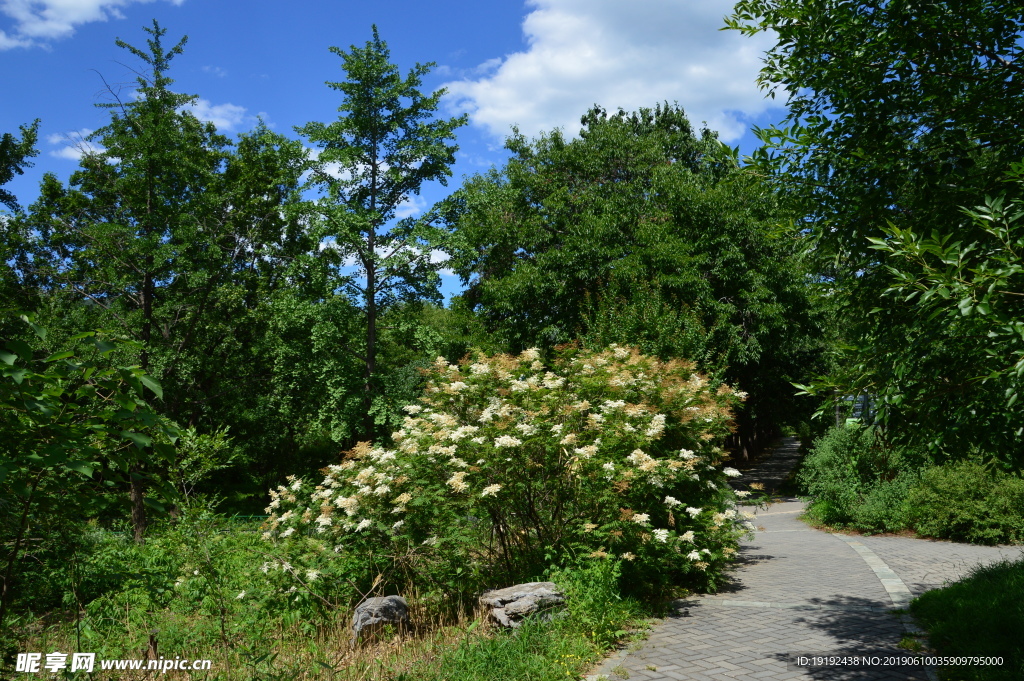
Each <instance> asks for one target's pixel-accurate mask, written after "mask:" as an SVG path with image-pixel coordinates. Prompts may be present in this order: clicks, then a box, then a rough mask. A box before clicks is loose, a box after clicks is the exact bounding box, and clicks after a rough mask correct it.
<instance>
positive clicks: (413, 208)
mask: <svg viewBox="0 0 1024 681" xmlns="http://www.w3.org/2000/svg"><path fill="white" fill-rule="evenodd" d="M426 208H427V202H426V200H425V199H424V198H423V197H422V196H417V195H416V194H410V195H409V196H407V197H406V199H405V201H402V202H401V203H400V204H398V206H397V207H396V208H395V217H396V218H398V219H399V220H401V219H402V218H409V217H412V216H414V215H419V214H420V213H422V212H423V211H424V210H426Z"/></svg>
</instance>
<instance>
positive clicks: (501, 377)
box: [266, 347, 750, 595]
mask: <svg viewBox="0 0 1024 681" xmlns="http://www.w3.org/2000/svg"><path fill="white" fill-rule="evenodd" d="M463 364H464V366H463V367H461V368H460V367H459V366H457V365H454V364H448V363H447V362H446V361H445V360H444V359H443V358H439V359H438V361H437V362H436V363H435V364H434V365H433V366H432V367H431V370H430V375H429V379H430V380H429V383H428V385H427V389H426V393H427V396H426V397H424V398H423V399H422V400H421V401H422V404H420V405H410V406H408V407H406V411H407V412H408V413H409V416H408V417H407V418H406V420H405V422H404V424H403V425H402V428H401V429H400V430H399V431H398V432H396V433H394V434H393V435H392V439H393V440H394V441H395V443H396V444H397V447H396V449H394V450H388V449H384V448H381V447H377V448H373V447H371V446H370V445H369V443H362V444H360V445H359V446H358V447H356V448H355V449H353V450H352V451H351V452H349V453H348V455H347V456H346V459H345V461H343V462H342V463H341V464H337V465H332V466H329V467H328V468H327V469H325V471H324V473H325V476H324V477H323V479H322V481H321V482H319V483H316V484H314V483H313V481H308V480H303V479H300V478H294V477H292V478H289V484H288V485H287V486H280V487H279V488H278V489H277V490H273V491H272V492H271V497H272V501H271V503H270V506H269V507H268V509H267V510H268V512H272V513H273V515H272V516H271V518H270V521H269V522H270V531H269V532H268V533H267V535H266V536H267V538H268V539H273V540H274V541H276V542H280V541H283V542H288V541H291V538H292V537H293V536H298V537H309V538H312V539H314V540H316V541H318V542H319V543H320V544H321V545H322V546H323V550H327V549H328V548H329V547H330V546H332V545H333V546H334V550H335V551H336V552H338V553H340V554H341V555H343V556H349V557H351V559H353V560H359V559H361V557H363V556H371V555H380V554H384V555H385V556H387V555H390V556H391V558H390V559H389V560H390V561H391V562H392V563H393V565H394V568H392V573H397V574H389V575H388V578H389V579H390V580H393V581H395V582H397V583H398V584H399V585H401V584H402V582H403V581H405V582H413V581H420V582H422V581H423V579H424V577H426V578H427V579H429V580H430V581H432V582H433V583H434V584H436V585H437V588H438V589H440V591H441V592H445V593H450V594H452V595H460V594H465V593H470V592H473V591H475V590H477V589H479V588H481V587H484V586H488V585H494V584H505V583H510V582H513V581H515V580H517V579H524V578H530V577H533V576H535V575H536V574H538V573H539V572H540V571H542V570H544V569H545V568H546V567H547V566H548V565H552V564H553V565H564V566H568V565H575V564H579V563H582V562H587V561H589V560H593V559H604V558H607V557H609V556H611V555H618V556H620V557H622V558H623V559H624V560H625V561H626V567H625V568H624V570H625V572H626V574H627V579H626V580H625V582H624V585H626V586H627V588H639V589H641V590H644V589H646V590H648V591H649V592H652V593H657V592H660V591H664V590H666V589H669V588H671V587H672V586H673V585H675V584H682V583H687V584H689V585H691V586H701V587H703V588H714V586H715V585H716V584H717V582H718V580H719V579H720V570H721V568H722V566H723V565H724V563H725V562H726V561H727V560H728V558H729V556H730V555H732V553H734V552H735V543H736V539H737V538H738V536H739V535H741V534H743V533H744V532H747V531H749V529H750V525H749V523H747V524H746V526H744V525H742V524H741V518H740V516H739V514H738V513H737V512H736V510H735V509H732V508H729V500H730V499H731V498H732V492H731V490H730V489H729V487H728V486H727V485H726V484H725V476H726V475H738V472H736V471H734V470H733V469H729V468H726V469H724V470H722V469H719V468H717V466H718V465H719V464H720V463H721V460H722V458H723V454H724V453H723V452H722V450H721V449H720V448H718V447H717V446H715V445H714V444H713V441H714V440H715V439H716V438H717V437H721V435H723V434H724V432H725V428H726V427H727V424H728V421H729V418H730V412H729V408H730V406H731V405H733V404H735V403H736V402H737V399H736V397H735V396H734V394H733V391H732V390H730V389H729V388H728V387H726V386H724V385H719V386H717V387H716V386H714V385H708V383H707V381H706V379H705V378H703V377H701V376H699V375H697V374H695V373H693V365H692V364H690V363H687V362H683V361H680V360H674V361H671V362H659V361H658V360H656V359H653V358H650V357H646V356H643V355H640V354H639V353H637V352H636V351H635V350H629V349H626V348H620V347H613V348H611V349H609V350H606V351H603V352H599V353H598V352H593V351H578V350H575V349H573V348H568V349H564V350H563V351H562V352H561V353H560V354H559V355H558V356H556V358H555V359H554V360H553V362H552V363H551V364H550V365H545V364H544V363H543V362H541V361H540V359H539V353H538V352H537V351H536V350H527V351H524V352H523V353H522V354H521V355H519V356H518V357H512V356H508V355H498V356H492V357H488V356H485V355H480V354H478V355H477V356H476V358H475V360H466V361H465V362H464V363H463ZM523 471H529V475H523ZM373 569H374V570H376V569H377V567H376V566H373ZM364 572H367V571H366V570H364Z"/></svg>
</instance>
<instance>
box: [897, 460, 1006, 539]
mask: <svg viewBox="0 0 1024 681" xmlns="http://www.w3.org/2000/svg"><path fill="white" fill-rule="evenodd" d="M908 505H909V507H910V518H909V520H910V524H911V526H912V527H913V528H914V529H915V530H917V531H918V532H920V533H921V534H923V535H927V536H929V537H940V538H942V539H953V540H956V541H967V542H971V543H973V544H1008V543H1019V542H1024V480H1022V479H1021V478H1019V477H1017V476H1015V475H1010V474H1007V473H1005V472H1003V471H1000V470H998V469H993V468H990V467H986V466H985V465H983V464H982V463H981V462H978V461H961V462H958V463H955V464H950V465H947V466H933V467H931V468H928V469H925V470H924V471H923V472H922V474H921V481H920V482H919V483H918V484H917V485H915V486H914V488H913V489H912V490H911V491H910V495H909V498H908Z"/></svg>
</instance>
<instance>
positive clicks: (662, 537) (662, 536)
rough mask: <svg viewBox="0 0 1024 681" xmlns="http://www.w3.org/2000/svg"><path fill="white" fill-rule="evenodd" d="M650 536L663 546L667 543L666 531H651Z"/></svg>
mask: <svg viewBox="0 0 1024 681" xmlns="http://www.w3.org/2000/svg"><path fill="white" fill-rule="evenodd" d="M651 534H653V535H654V538H655V539H657V540H658V541H660V542H661V543H662V544H664V543H666V542H667V541H668V530H663V529H657V530H652V531H651Z"/></svg>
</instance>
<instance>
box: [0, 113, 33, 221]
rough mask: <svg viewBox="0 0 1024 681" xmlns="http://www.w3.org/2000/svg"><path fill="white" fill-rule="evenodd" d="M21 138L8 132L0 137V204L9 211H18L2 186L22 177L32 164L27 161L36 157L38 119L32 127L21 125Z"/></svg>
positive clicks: (12, 198)
mask: <svg viewBox="0 0 1024 681" xmlns="http://www.w3.org/2000/svg"><path fill="white" fill-rule="evenodd" d="M19 130H20V131H21V138H20V139H17V138H15V137H14V135H12V134H11V133H9V132H5V133H4V135H3V137H0V204H2V205H4V206H7V208H8V209H9V210H13V211H16V210H18V209H19V206H18V202H17V200H15V198H14V194H12V193H11V192H9V191H7V190H6V189H3V186H4V185H5V184H7V183H8V182H10V181H11V180H13V179H14V176H15V175H22V174H23V173H24V172H25V170H24V169H25V166H30V165H32V163H31V162H30V161H29V160H28V159H29V158H31V157H32V156H36V155H37V154H38V153H39V151H38V150H37V149H36V141H37V140H38V138H39V119H38V118H37V119H36V120H35V121H34V122H33V123H32V125H22V126H21V127H20V128H19Z"/></svg>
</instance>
